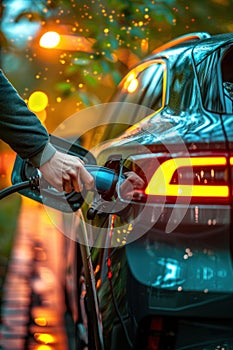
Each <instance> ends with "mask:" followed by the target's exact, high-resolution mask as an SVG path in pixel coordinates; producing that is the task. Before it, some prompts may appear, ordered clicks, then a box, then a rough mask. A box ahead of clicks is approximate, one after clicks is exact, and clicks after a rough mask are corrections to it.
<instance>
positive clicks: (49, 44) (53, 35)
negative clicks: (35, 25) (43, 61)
mask: <svg viewBox="0 0 233 350" xmlns="http://www.w3.org/2000/svg"><path fill="white" fill-rule="evenodd" d="M60 41H61V37H60V34H58V33H57V32H46V33H44V34H43V35H42V37H41V38H40V42H39V44H40V46H41V47H44V48H46V49H53V48H55V47H56V46H58V44H59V43H60Z"/></svg>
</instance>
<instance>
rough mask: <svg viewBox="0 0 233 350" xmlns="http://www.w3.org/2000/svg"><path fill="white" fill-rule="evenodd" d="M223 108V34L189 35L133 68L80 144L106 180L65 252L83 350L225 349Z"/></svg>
mask: <svg viewBox="0 0 233 350" xmlns="http://www.w3.org/2000/svg"><path fill="white" fill-rule="evenodd" d="M232 102H233V34H232V33H228V34H221V35H215V36H210V35H209V34H207V33H192V34H189V35H185V36H182V37H179V38H177V39H175V40H173V41H171V42H169V43H167V44H165V45H163V46H162V47H160V48H158V49H156V50H155V51H154V52H153V54H152V55H151V56H150V57H148V58H146V59H145V60H143V61H142V62H140V63H139V64H138V65H137V66H136V67H134V68H133V69H132V70H131V71H130V72H129V73H128V74H127V75H126V77H125V78H124V79H123V80H122V82H121V83H120V85H119V87H118V89H117V91H116V94H115V95H114V97H113V99H112V101H111V103H110V104H109V105H108V106H106V111H107V112H106V113H108V114H109V119H108V124H105V125H102V126H101V127H100V130H101V132H97V131H96V129H95V130H94V131H92V132H90V131H89V132H88V133H87V135H85V137H84V138H83V140H84V141H83V142H84V145H85V147H88V148H89V149H91V148H92V142H93V139H95V140H96V139H97V140H98V142H100V141H101V142H102V141H104V140H105V143H103V144H101V146H100V147H99V149H98V147H97V148H96V149H95V153H94V154H95V158H96V162H97V164H98V166H104V167H106V168H108V169H110V170H111V171H113V172H114V173H115V174H116V179H117V180H115V182H114V184H113V185H114V186H112V188H111V189H110V190H109V191H106V192H101V193H99V192H98V191H96V192H94V193H92V194H91V195H90V194H88V196H87V198H88V199H87V198H86V200H85V201H84V203H83V204H82V210H79V211H78V212H77V213H78V214H77V218H78V219H77V225H76V227H73V228H75V230H74V231H73V232H74V233H73V234H74V235H76V237H77V232H78V236H79V237H84V238H82V240H81V241H80V240H79V239H76V240H69V242H68V243H67V247H68V254H69V255H68V261H69V263H70V268H69V269H68V270H69V273H70V275H68V279H69V280H70V279H71V278H73V281H74V283H73V284H69V286H71V285H72V288H70V287H69V288H67V300H77V303H70V308H71V312H72V314H73V316H74V319H75V320H76V321H77V323H78V328H79V329H80V330H81V329H82V330H83V329H85V328H87V329H88V337H87V338H88V342H89V346H88V349H95V350H96V349H97V350H98V349H101V350H102V349H105V350H115V349H122V350H123V349H125V350H128V349H147V350H157V349H180V350H181V349H182V350H183V349H193V350H194V349H206V350H207V349H208V350H209V349H211V350H212V349H233V266H232V253H233V245H232V244H233V240H232V237H233V236H232V233H233V232H232V199H233V193H232V177H233V172H232V166H233V110H232V108H233V104H232ZM108 108H110V109H109V110H108ZM117 134H118V135H117ZM106 140H108V141H106ZM95 142H96V141H95ZM77 241H78V242H77ZM74 286H75V288H74ZM74 305H75V307H74ZM83 325H84V327H83ZM80 334H81V332H80ZM87 338H85V333H84V335H83V336H80V337H79V341H80V344H81V343H82V344H83V343H84V342H85V339H86V341H87ZM80 339H81V340H80ZM80 346H81V345H80Z"/></svg>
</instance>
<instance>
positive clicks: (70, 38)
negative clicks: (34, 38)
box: [39, 31, 95, 53]
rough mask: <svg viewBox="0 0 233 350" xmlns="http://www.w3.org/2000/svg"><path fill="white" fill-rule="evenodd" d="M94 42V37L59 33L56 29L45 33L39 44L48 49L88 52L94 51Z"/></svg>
mask: <svg viewBox="0 0 233 350" xmlns="http://www.w3.org/2000/svg"><path fill="white" fill-rule="evenodd" d="M94 43H95V40H94V39H90V38H84V37H83V36H76V35H67V34H59V33H57V32H55V31H49V32H46V33H44V34H43V35H42V36H41V38H40V41H39V45H40V46H41V47H43V48H46V49H57V50H67V51H79V52H87V53H94V51H93V49H92V46H93V44H94Z"/></svg>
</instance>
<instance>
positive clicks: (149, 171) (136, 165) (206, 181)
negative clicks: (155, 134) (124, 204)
mask: <svg viewBox="0 0 233 350" xmlns="http://www.w3.org/2000/svg"><path fill="white" fill-rule="evenodd" d="M131 162H132V163H131V164H133V166H132V170H133V171H135V172H136V173H137V174H140V176H141V178H142V179H143V180H144V183H145V186H144V188H143V189H142V188H140V189H139V188H138V189H137V188H135V189H134V192H135V193H134V198H137V197H138V198H142V192H143V193H144V196H146V198H147V200H149V201H150V202H160V201H162V202H163V203H175V202H176V203H177V201H178V202H179V203H182V201H184V202H186V203H187V202H190V203H208V202H210V203H211V204H213V203H220V204H225V203H229V201H230V180H229V165H233V157H231V158H230V160H229V158H228V157H227V155H223V154H219V155H218V154H217V155H212V154H206V155H205V156H197V155H196V154H195V155H192V154H190V155H189V156H187V157H181V156H179V157H173V158H171V157H170V158H169V157H163V156H161V155H160V156H158V157H156V156H152V155H150V156H146V157H144V158H143V157H142V156H138V157H135V159H131ZM128 163H129V162H128ZM139 193H140V196H139ZM136 194H137V195H136Z"/></svg>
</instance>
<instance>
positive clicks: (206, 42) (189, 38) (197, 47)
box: [149, 32, 233, 64]
mask: <svg viewBox="0 0 233 350" xmlns="http://www.w3.org/2000/svg"><path fill="white" fill-rule="evenodd" d="M228 43H229V44H230V43H233V33H223V34H216V35H210V34H209V33H207V32H194V33H189V34H185V35H182V36H179V37H177V38H175V39H173V40H171V41H168V42H167V43H165V44H164V45H161V46H159V47H158V48H156V49H154V50H153V51H152V54H151V55H150V57H149V58H150V59H152V58H157V57H161V56H168V55H177V51H179V53H180V52H181V51H186V50H187V49H192V50H193V54H194V56H196V60H195V62H196V64H198V61H200V60H202V59H203V58H205V57H206V56H208V55H209V54H211V53H212V52H214V51H216V50H217V49H218V48H220V47H221V46H224V45H227V44H228ZM200 53H201V54H200ZM196 54H197V55H196Z"/></svg>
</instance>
